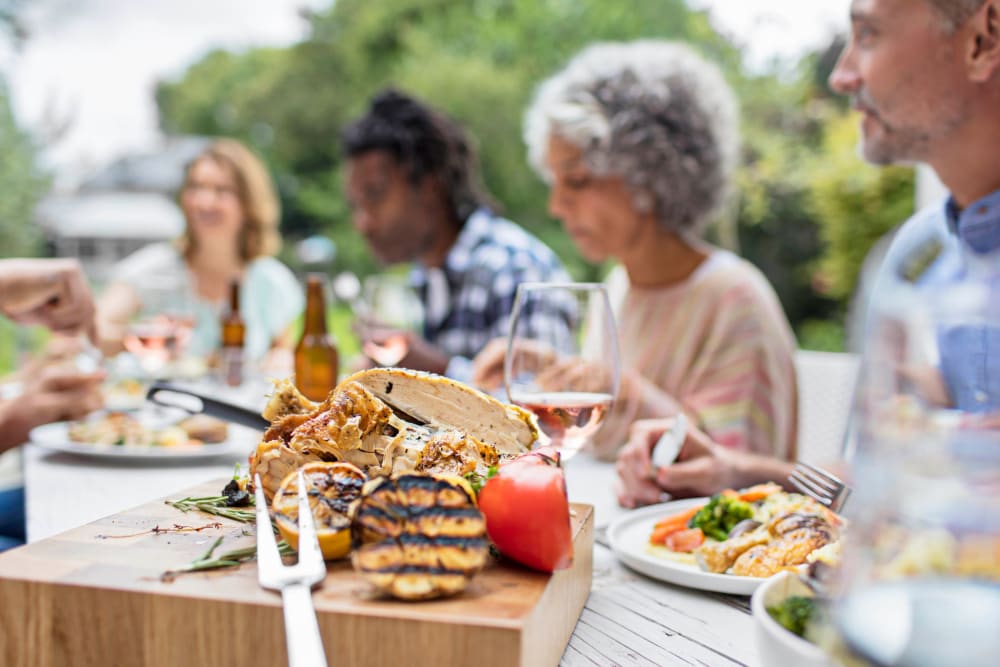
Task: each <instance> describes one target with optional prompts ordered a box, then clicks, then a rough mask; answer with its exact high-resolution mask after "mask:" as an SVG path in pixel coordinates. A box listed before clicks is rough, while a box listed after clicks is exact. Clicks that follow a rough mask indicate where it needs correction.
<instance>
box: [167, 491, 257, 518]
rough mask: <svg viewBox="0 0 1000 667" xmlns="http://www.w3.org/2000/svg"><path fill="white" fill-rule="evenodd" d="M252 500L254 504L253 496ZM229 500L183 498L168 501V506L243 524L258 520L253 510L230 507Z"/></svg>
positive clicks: (214, 497)
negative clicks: (204, 513)
mask: <svg viewBox="0 0 1000 667" xmlns="http://www.w3.org/2000/svg"><path fill="white" fill-rule="evenodd" d="M250 498H251V504H252V502H253V496H251V497H250ZM227 501H228V498H227V497H226V496H203V497H201V498H191V497H188V498H181V499H180V500H166V501H164V502H165V503H166V504H168V505H170V506H171V507H175V508H177V509H179V510H180V511H182V512H190V511H192V510H197V511H201V512H206V513H208V514H214V515H216V516H221V517H225V518H227V519H232V520H233V521H242V522H243V523H253V522H254V520H255V519H256V516H255V515H254V512H253V510H246V509H240V508H238V507H229V506H228V505H227V504H226V503H227Z"/></svg>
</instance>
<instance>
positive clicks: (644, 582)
mask: <svg viewBox="0 0 1000 667" xmlns="http://www.w3.org/2000/svg"><path fill="white" fill-rule="evenodd" d="M242 437H245V438H246V442H247V449H246V451H247V452H249V451H250V449H251V448H252V447H253V446H254V445H255V444H256V442H255V435H254V433H253V432H250V431H242ZM245 460H246V459H245V458H243V461H245ZM236 461H237V459H236V458H235V457H234V458H233V459H232V460H225V459H223V460H213V461H212V462H210V463H200V464H197V465H191V464H187V465H176V466H174V465H171V466H163V465H148V464H147V465H142V466H137V465H133V464H129V465H126V464H121V463H118V464H109V463H106V462H104V461H101V460H98V459H87V458H80V457H75V456H72V455H68V454H58V453H50V452H47V451H45V450H43V449H40V448H38V447H36V446H34V445H28V446H26V447H25V452H24V467H25V469H24V473H25V486H26V491H27V493H26V502H27V519H28V539H29V541H36V540H40V539H42V538H45V537H49V536H51V535H55V534H57V533H60V532H63V531H65V530H68V529H70V528H74V527H76V526H78V525H81V524H84V523H88V522H91V521H94V520H96V519H99V518H101V517H104V516H107V515H109V514H113V513H115V512H118V511H121V510H124V509H128V508H130V507H134V506H136V505H139V504H142V503H145V502H148V501H150V500H155V499H156V498H160V497H163V496H169V495H170V494H171V493H175V492H176V491H177V490H179V489H183V488H186V487H190V486H193V485H195V484H197V483H199V482H204V481H208V480H211V479H216V478H220V477H226V476H228V475H231V474H232V471H233V465H234V464H235V463H236ZM567 480H568V485H569V495H570V499H571V500H573V501H575V502H585V503H590V504H592V505H594V506H595V508H596V524H597V535H598V537H597V542H598V543H597V544H595V546H594V582H593V588H592V591H591V594H590V598H589V600H588V601H587V605H586V607H585V608H584V610H583V613H582V615H581V616H580V620H579V622H578V623H577V626H576V630H575V631H574V633H573V636H572V638H571V639H570V643H569V646H568V647H567V649H566V652H565V654H564V655H563V658H562V664H563V665H648V666H663V665H757V664H758V659H757V650H756V646H755V644H754V636H753V633H754V630H753V621H752V618H751V616H750V612H749V607H748V599H747V598H744V597H738V596H728V595H720V594H715V593H705V592H701V591H695V590H689V589H684V588H680V587H676V586H672V585H669V584H664V583H661V582H658V581H655V580H652V579H648V578H646V577H644V576H642V575H639V574H636V573H634V572H632V571H630V570H628V569H626V568H624V567H623V566H622V565H621V564H619V563H618V561H617V560H616V559H615V557H614V556H613V554H612V553H611V551H610V550H609V549H608V548H607V546H606V545H605V544H601V543H600V542H602V541H603V539H604V538H603V530H602V528H603V527H605V526H607V524H608V522H609V521H611V520H612V519H613V518H614V516H616V515H617V514H619V513H620V512H622V511H623V510H621V509H620V508H619V507H618V506H617V503H616V502H615V499H614V494H613V483H614V470H613V467H612V466H611V465H609V464H605V463H600V462H597V461H595V460H593V459H591V458H590V457H588V456H586V455H584V454H581V455H578V456H577V457H576V458H574V459H573V460H571V461H570V462H569V463H568V464H567Z"/></svg>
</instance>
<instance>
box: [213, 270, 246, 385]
mask: <svg viewBox="0 0 1000 667" xmlns="http://www.w3.org/2000/svg"><path fill="white" fill-rule="evenodd" d="M221 326H222V350H221V355H220V359H219V361H220V364H219V370H220V371H221V375H222V379H223V381H224V382H225V383H226V384H228V385H229V386H231V387H236V386H239V385H240V384H242V383H243V342H244V339H245V338H246V325H245V324H244V323H243V317H242V316H241V315H240V281H239V280H233V281H232V282H231V283H229V308H228V309H227V310H226V313H225V315H223V316H222V322H221Z"/></svg>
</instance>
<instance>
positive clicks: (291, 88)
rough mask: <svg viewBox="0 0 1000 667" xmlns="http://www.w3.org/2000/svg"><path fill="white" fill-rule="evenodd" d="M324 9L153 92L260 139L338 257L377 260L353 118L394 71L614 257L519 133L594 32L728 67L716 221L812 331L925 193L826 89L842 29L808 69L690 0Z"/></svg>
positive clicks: (824, 344)
mask: <svg viewBox="0 0 1000 667" xmlns="http://www.w3.org/2000/svg"><path fill="white" fill-rule="evenodd" d="M309 21H310V26H311V28H310V34H309V37H308V38H307V39H305V40H304V41H302V42H300V43H299V44H296V45H295V46H293V47H290V48H287V49H257V50H251V51H248V52H242V53H238V54H237V53H228V52H224V51H216V52H213V53H210V54H209V55H207V56H206V57H205V58H203V59H202V60H201V61H200V62H198V63H196V64H195V65H193V66H192V67H190V68H189V69H188V70H187V71H186V72H185V73H184V74H183V75H182V76H181V77H180V78H178V79H176V80H171V81H162V82H161V83H160V84H159V85H158V87H157V91H156V100H157V104H158V108H159V113H160V119H161V125H162V128H163V130H164V131H165V132H167V133H183V134H203V135H228V136H235V137H238V138H240V139H242V140H244V141H246V142H248V143H249V144H251V145H252V146H254V147H255V148H256V149H257V150H258V151H259V152H260V153H262V154H263V155H264V156H265V158H266V159H267V160H268V162H269V164H270V167H271V169H272V171H273V174H274V176H275V178H276V180H277V183H278V185H279V189H280V192H281V196H282V200H283V204H284V221H283V229H284V232H285V234H286V237H287V238H289V239H290V240H291V239H295V238H302V237H304V236H306V235H308V234H312V233H322V234H324V235H328V236H329V237H331V238H332V239H333V240H334V241H335V242H336V244H337V247H338V255H337V260H336V264H335V266H334V267H332V268H333V270H334V271H340V270H345V269H349V270H352V271H355V272H357V273H360V274H365V273H367V272H370V271H372V270H374V268H375V266H374V263H373V261H372V259H371V257H370V256H369V254H368V252H367V250H366V249H365V247H364V243H363V241H362V239H361V238H360V237H358V236H357V235H356V234H355V233H354V232H353V230H352V229H351V226H350V221H349V218H348V214H347V208H346V205H345V203H344V199H343V195H342V192H341V163H340V159H339V145H338V142H339V133H340V130H341V128H342V127H343V126H344V125H345V124H346V123H348V122H349V121H350V120H352V119H353V118H354V117H356V116H357V115H359V114H360V113H362V112H363V110H364V108H365V106H366V104H367V100H368V98H369V97H370V96H371V95H372V94H373V93H374V92H375V91H377V90H378V89H380V88H382V87H384V86H386V85H396V86H398V87H400V88H402V89H404V90H407V91H409V92H412V93H414V94H416V95H418V96H420V97H422V98H424V99H426V100H428V101H429V102H431V103H433V104H434V105H436V106H437V107H439V108H441V109H443V110H445V111H447V112H448V113H450V114H451V115H453V116H455V117H456V118H458V119H459V120H460V121H461V122H462V123H463V124H464V125H465V126H466V127H467V128H468V129H469V130H470V132H471V133H472V134H473V135H474V136H475V137H476V138H477V140H478V142H479V144H480V148H481V153H482V161H483V168H484V172H485V180H486V182H487V184H488V185H489V187H490V188H491V190H492V191H493V192H494V194H495V195H496V196H497V197H498V199H499V200H500V201H501V202H503V204H504V205H505V207H506V214H507V215H508V216H509V217H510V218H512V219H513V220H516V221H518V222H519V223H521V224H523V225H524V226H526V227H528V228H529V229H531V230H533V231H534V232H536V233H537V234H538V235H539V236H541V237H542V238H543V239H544V240H545V241H546V242H547V243H549V244H550V245H551V246H552V247H553V248H554V249H556V251H557V252H558V253H559V254H560V256H562V257H563V259H564V260H565V261H566V263H567V265H568V266H569V267H570V270H571V272H572V273H573V274H574V275H575V276H576V277H577V278H580V279H593V278H599V277H600V276H601V275H602V273H603V271H604V270H605V269H606V267H594V266H589V265H587V264H586V263H584V262H583V261H582V260H581V259H580V258H579V256H578V255H577V254H576V252H575V250H574V248H573V246H572V243H571V242H570V240H569V238H568V237H567V236H566V235H565V234H564V233H563V232H562V230H561V228H560V226H559V224H558V223H557V222H556V221H554V220H552V219H550V218H549V217H548V216H547V214H546V205H545V201H546V191H545V187H544V185H543V184H542V183H541V182H540V181H539V179H538V178H537V177H536V176H535V175H534V174H533V173H532V172H531V171H530V169H529V168H528V166H527V162H526V159H525V151H524V146H523V143H522V141H521V119H522V114H523V111H524V108H525V106H526V105H527V103H528V101H529V99H530V97H531V94H532V92H533V89H534V86H535V85H536V84H537V83H538V82H539V81H540V80H541V79H542V78H544V77H545V76H547V75H548V74H549V73H551V72H552V71H554V70H555V69H556V68H558V67H559V66H561V65H562V64H563V63H564V62H565V61H566V60H567V59H568V58H569V57H571V56H572V55H573V54H574V53H575V52H577V51H578V50H579V49H580V48H582V47H583V46H584V45H585V44H587V43H590V42H592V41H595V40H624V39H635V38H641V37H653V38H667V39H679V40H685V41H688V42H690V43H692V44H694V45H695V46H696V47H697V48H698V49H699V50H700V51H701V52H702V53H704V54H705V55H706V56H707V57H709V58H710V59H712V60H714V61H716V62H718V63H719V64H720V65H721V66H722V67H723V69H724V71H725V72H726V74H727V77H728V78H729V80H730V82H731V83H732V85H733V86H734V88H735V89H736V91H737V93H738V95H739V97H740V99H741V103H742V107H743V125H744V141H745V148H744V160H743V162H744V164H743V169H741V171H740V173H739V195H738V197H737V198H736V201H734V203H733V206H732V208H731V211H730V215H729V216H728V217H727V218H726V219H725V220H721V221H720V222H719V224H718V225H716V227H715V229H714V230H713V238H714V239H715V240H716V241H717V242H719V243H721V244H723V245H726V246H728V247H731V248H732V249H734V250H736V251H737V252H740V253H741V254H743V255H744V256H746V257H748V258H749V259H750V260H751V261H753V262H754V263H755V264H757V265H758V266H759V267H760V268H761V269H762V270H763V271H764V272H765V274H767V276H768V277H769V278H770V279H771V282H772V283H773V284H774V285H775V288H776V289H777V291H778V294H779V296H780V297H781V300H782V303H783V305H784V307H785V310H786V312H787V313H788V316H789V319H790V320H791V321H792V323H793V326H795V328H796V331H797V334H798V336H799V340H800V345H802V346H803V347H810V348H815V349H839V347H840V346H841V345H842V344H843V342H842V341H843V318H844V315H845V312H846V305H847V303H848V301H849V299H850V297H851V293H852V290H853V286H854V282H855V279H856V277H857V273H858V270H859V267H860V265H861V261H862V259H863V257H864V255H865V253H866V252H867V250H868V248H869V247H870V246H871V244H872V243H873V242H874V241H875V240H876V239H878V238H879V237H880V236H881V235H882V234H883V233H885V232H886V231H887V230H888V229H890V228H891V227H892V226H893V225H895V224H896V223H898V222H900V221H902V220H903V219H905V218H906V216H907V215H908V214H909V212H910V211H911V210H912V207H913V176H912V173H911V171H910V170H908V169H897V168H894V169H887V170H885V169H876V168H873V167H868V166H865V165H864V164H863V163H862V162H861V160H860V159H859V158H858V157H857V155H856V151H855V144H856V141H857V138H856V130H855V125H856V123H855V121H854V120H852V119H851V118H850V117H849V113H848V111H847V109H846V101H845V100H843V99H838V98H836V97H834V96H832V95H831V94H830V93H829V91H828V90H827V87H826V77H827V75H828V74H829V71H830V69H831V68H832V66H833V63H834V62H835V61H836V56H837V55H838V53H839V50H840V48H841V47H842V44H841V43H840V42H837V43H834V44H831V46H830V48H829V49H826V50H825V51H823V52H821V53H817V54H813V55H811V56H809V57H807V58H804V59H803V60H802V62H801V63H799V66H798V67H797V68H795V69H793V70H788V69H787V68H778V67H775V68H774V71H770V72H747V71H745V70H744V69H743V67H742V65H741V63H742V60H741V54H740V52H739V50H738V49H737V48H736V47H734V46H733V45H731V44H729V43H728V42H727V41H726V40H725V39H724V38H723V37H721V36H720V35H719V34H717V33H716V32H715V31H713V29H712V28H711V26H710V24H709V22H708V20H707V18H706V16H705V15H704V14H703V13H701V12H698V11H693V10H691V9H690V8H689V7H688V6H687V4H686V3H685V2H684V1H683V0H661V1H660V2H656V3H649V2H644V1H643V0H619V1H618V2H615V3H609V2H606V1H604V0H544V1H539V0H393V1H392V2H389V1H375V0H338V1H337V2H335V3H333V5H332V6H331V7H330V8H329V9H328V10H326V11H323V12H319V13H316V14H313V15H310V16H309ZM289 245H290V244H289ZM287 259H289V260H291V261H294V259H293V258H291V257H288V258H287Z"/></svg>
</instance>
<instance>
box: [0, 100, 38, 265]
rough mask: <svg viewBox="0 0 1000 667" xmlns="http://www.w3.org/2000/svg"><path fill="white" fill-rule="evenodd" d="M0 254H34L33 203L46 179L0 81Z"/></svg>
mask: <svg viewBox="0 0 1000 667" xmlns="http://www.w3.org/2000/svg"><path fill="white" fill-rule="evenodd" d="M0 146H3V150H2V151H0V192H2V193H3V196H2V197H0V256H2V257H23V256H31V255H35V254H36V253H37V252H38V250H39V247H40V242H41V235H40V234H39V230H38V227H37V226H36V225H35V224H34V222H33V221H32V213H33V211H34V209H35V204H37V203H38V200H39V199H40V198H41V196H42V194H43V193H44V192H45V189H46V187H47V186H48V179H47V178H46V177H45V176H44V175H43V174H42V173H41V171H39V169H38V168H37V166H36V164H35V156H36V153H37V149H36V147H35V145H34V143H33V142H32V140H31V137H30V136H28V134H27V133H25V132H23V131H22V130H21V129H19V128H18V126H17V124H16V122H15V119H14V114H13V112H12V111H11V108H10V97H9V95H8V92H7V86H6V84H5V83H3V82H2V81H0Z"/></svg>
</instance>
